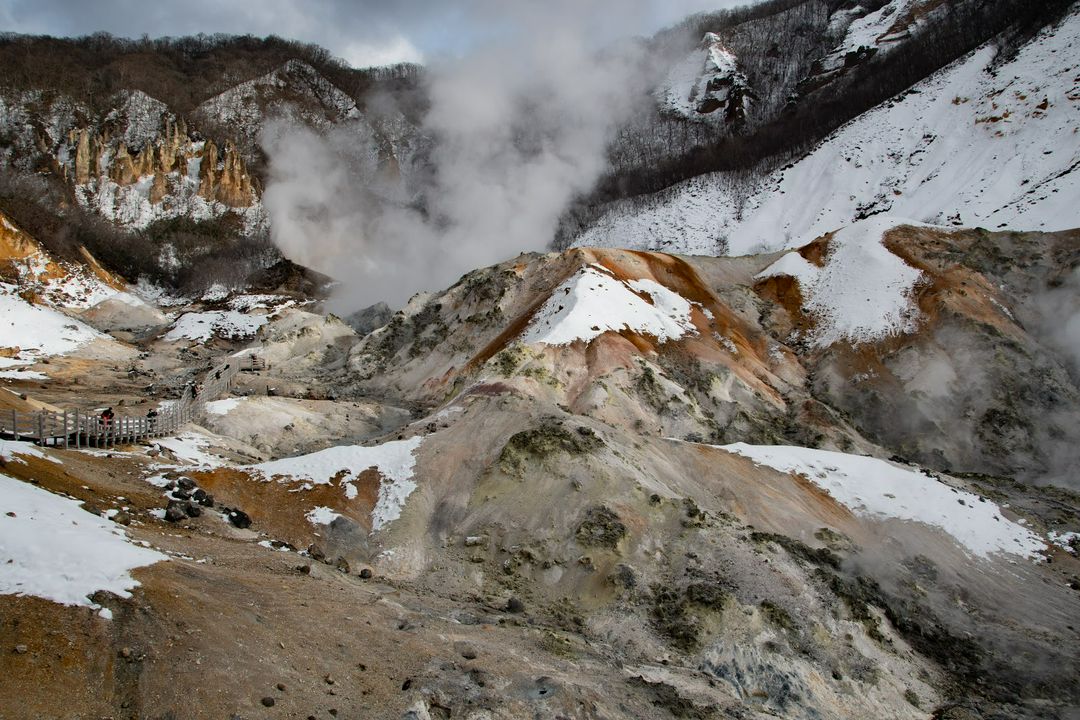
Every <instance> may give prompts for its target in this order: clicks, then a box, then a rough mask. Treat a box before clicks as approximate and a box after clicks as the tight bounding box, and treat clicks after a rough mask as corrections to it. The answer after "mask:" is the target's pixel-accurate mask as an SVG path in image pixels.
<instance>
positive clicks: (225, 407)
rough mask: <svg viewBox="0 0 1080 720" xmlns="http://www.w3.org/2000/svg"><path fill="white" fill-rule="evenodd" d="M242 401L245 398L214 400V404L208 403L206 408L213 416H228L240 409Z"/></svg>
mask: <svg viewBox="0 0 1080 720" xmlns="http://www.w3.org/2000/svg"><path fill="white" fill-rule="evenodd" d="M242 401H243V398H226V399H224V400H214V401H213V402H208V403H206V405H205V406H204V407H205V408H206V412H208V413H210V414H211V415H228V414H229V413H230V412H232V411H233V410H235V409H236V408H238V407H239V406H240V403H241V402H242Z"/></svg>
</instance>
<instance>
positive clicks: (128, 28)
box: [0, 0, 737, 66]
mask: <svg viewBox="0 0 1080 720" xmlns="http://www.w3.org/2000/svg"><path fill="white" fill-rule="evenodd" d="M591 4H593V3H590V2H582V3H581V5H583V6H588V5H591ZM598 4H599V3H598ZM734 4H737V3H736V2H733V1H732V0H650V2H647V3H645V5H646V6H647V9H646V11H645V12H640V13H636V14H634V15H633V19H634V21H635V23H636V24H635V26H634V27H633V28H629V29H630V31H631V32H634V33H648V32H651V31H653V30H655V29H657V28H659V27H661V26H662V25H665V24H668V23H671V22H674V21H677V20H678V19H680V18H681V17H683V16H685V15H687V14H689V13H691V12H696V11H700V10H704V9H714V8H718V7H724V6H731V5H734ZM507 6H517V7H520V8H529V9H530V10H531V11H532V12H536V13H539V14H544V13H547V14H549V15H550V14H553V13H559V12H561V11H562V10H561V7H562V6H561V5H560V4H558V3H554V4H553V3H546V2H530V1H528V0H517V1H516V2H515V1H514V0H500V1H499V2H494V1H493V0H463V1H461V2H450V1H449V0H259V1H258V2H252V1H251V0H243V1H242V2H240V1H237V0H187V1H186V2H170V3H165V2H145V1H144V0H142V1H140V0H0V26H2V28H3V30H6V31H11V32H19V33H30V34H48V35H57V36H78V35H89V34H91V33H94V32H98V31H105V32H109V33H112V34H113V35H118V36H121V37H141V36H142V35H149V36H150V37H161V36H166V35H168V36H174V37H175V36H181V35H192V34H196V33H207V34H213V33H228V34H252V35H258V36H264V35H271V34H272V35H279V36H281V37H285V38H290V39H295V40H302V41H305V42H313V43H317V44H319V45H322V46H324V47H326V48H327V49H329V50H330V51H331V52H332V53H333V54H335V55H337V56H338V57H341V58H343V59H344V60H346V61H348V62H349V63H351V64H353V65H355V66H364V65H373V64H385V63H390V62H397V61H420V60H423V59H424V58H431V57H434V56H440V55H444V54H450V55H458V54H460V53H462V52H464V51H466V50H467V49H469V48H471V47H472V46H474V45H475V44H476V43H477V42H481V41H484V40H486V39H489V38H490V37H491V36H492V35H495V34H498V33H500V32H501V29H502V28H501V25H500V20H499V17H500V16H501V15H504V13H505V10H506V7H507ZM621 15H623V14H622V13H618V12H616V13H615V14H614V16H612V17H611V20H612V22H610V23H605V22H603V20H602V19H601V23H600V24H599V26H598V27H597V34H598V35H605V34H608V33H606V32H604V31H605V29H607V28H612V29H614V28H616V27H618V29H619V30H620V31H626V30H627V29H628V28H627V27H626V24H625V22H623V21H624V20H625V16H624V17H620V16H621ZM609 32H614V30H611V31H609ZM599 39H600V40H601V41H606V40H610V39H611V38H610V37H606V38H605V37H601V38H599Z"/></svg>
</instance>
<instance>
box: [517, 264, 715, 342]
mask: <svg viewBox="0 0 1080 720" xmlns="http://www.w3.org/2000/svg"><path fill="white" fill-rule="evenodd" d="M646 298H648V300H646ZM650 301H651V302H650ZM690 310H691V305H690V301H689V300H687V299H686V298H684V297H682V296H681V295H679V294H678V293H675V292H672V291H671V290H669V289H668V288H666V287H664V286H663V285H660V284H659V283H657V282H654V281H652V280H648V279H642V280H631V281H629V282H624V281H622V280H619V279H618V278H616V277H614V276H612V275H611V274H610V273H609V272H608V271H607V270H606V269H605V268H604V267H602V266H600V265H588V266H586V267H583V268H581V269H580V270H579V271H577V272H576V273H574V274H573V275H572V276H571V277H570V278H568V279H567V280H566V281H565V282H563V283H562V284H561V285H559V287H557V288H555V290H554V291H553V292H552V293H551V297H550V298H548V300H547V302H545V303H544V305H543V306H542V307H541V308H540V310H538V311H537V313H536V316H535V317H534V318H533V320H532V322H531V323H530V324H529V326H528V327H527V328H526V330H525V333H524V335H522V338H521V339H522V342H525V343H543V344H545V345H568V344H570V343H572V342H574V341H576V340H583V341H585V342H589V341H591V340H592V339H593V338H596V337H598V336H600V335H602V334H603V333H605V332H608V331H613V332H619V331H622V330H630V331H633V332H637V333H642V334H644V335H652V336H654V337H656V338H657V339H658V340H659V341H660V342H664V341H666V340H675V339H678V338H680V337H682V336H683V335H686V334H687V333H690V332H696V330H695V329H694V325H693V324H692V323H691V322H690Z"/></svg>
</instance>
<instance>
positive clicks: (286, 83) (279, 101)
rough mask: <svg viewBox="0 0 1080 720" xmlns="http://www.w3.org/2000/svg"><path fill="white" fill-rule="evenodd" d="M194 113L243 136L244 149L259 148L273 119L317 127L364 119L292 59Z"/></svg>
mask: <svg viewBox="0 0 1080 720" xmlns="http://www.w3.org/2000/svg"><path fill="white" fill-rule="evenodd" d="M195 114H196V116H197V117H200V118H204V119H206V120H210V121H212V122H215V123H220V124H223V125H227V126H229V127H231V128H233V129H234V130H237V131H239V132H240V134H241V136H242V140H241V146H243V147H244V148H245V150H246V149H249V148H254V147H255V145H256V143H257V141H258V135H259V132H260V131H261V130H262V128H263V125H264V123H265V122H266V121H267V120H269V119H271V118H284V119H290V120H296V121H300V122H302V123H303V124H305V125H307V126H309V127H315V128H325V127H329V126H330V125H332V124H336V123H340V122H343V121H346V120H354V121H358V120H361V119H362V115H361V113H360V110H359V109H358V108H357V107H356V103H355V102H354V101H353V99H352V98H350V97H349V96H348V95H346V94H345V93H344V92H342V91H341V90H339V89H338V88H337V87H335V86H334V85H333V83H331V82H330V81H329V80H327V79H326V78H325V77H323V76H322V75H321V74H319V72H318V71H317V70H316V69H315V68H313V67H311V66H310V65H308V64H307V63H304V62H301V61H299V60H289V61H288V62H286V63H285V64H284V65H282V66H281V67H280V68H277V69H276V70H273V71H271V72H269V73H267V74H266V75H263V76H262V77H258V78H255V79H253V80H248V81H247V82H243V83H241V84H239V85H237V86H236V87H233V88H230V89H228V90H226V91H225V92H223V93H221V94H220V95H217V96H215V97H212V98H210V99H209V100H207V101H205V102H203V103H202V104H201V105H199V107H198V108H196V110H195Z"/></svg>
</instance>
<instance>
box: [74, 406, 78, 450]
mask: <svg viewBox="0 0 1080 720" xmlns="http://www.w3.org/2000/svg"><path fill="white" fill-rule="evenodd" d="M75 449H76V450H78V449H79V411H78V410H76V411H75Z"/></svg>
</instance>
